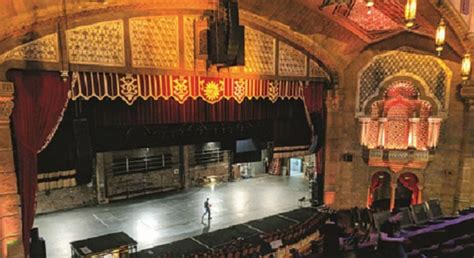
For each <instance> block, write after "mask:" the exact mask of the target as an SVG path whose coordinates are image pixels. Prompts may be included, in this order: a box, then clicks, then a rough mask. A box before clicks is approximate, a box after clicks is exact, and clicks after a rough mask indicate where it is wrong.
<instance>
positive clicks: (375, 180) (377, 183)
mask: <svg viewBox="0 0 474 258" xmlns="http://www.w3.org/2000/svg"><path fill="white" fill-rule="evenodd" d="M381 176H383V177H381ZM384 182H385V176H384V172H377V173H375V174H374V175H373V176H372V182H371V184H370V188H369V197H368V202H367V203H368V206H370V205H372V203H373V202H374V192H375V190H377V189H378V188H379V187H381V186H382V185H383V184H384Z"/></svg>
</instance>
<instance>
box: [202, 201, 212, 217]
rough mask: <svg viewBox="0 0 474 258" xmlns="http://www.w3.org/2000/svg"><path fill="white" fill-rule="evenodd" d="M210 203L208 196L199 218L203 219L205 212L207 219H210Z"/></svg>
mask: <svg viewBox="0 0 474 258" xmlns="http://www.w3.org/2000/svg"><path fill="white" fill-rule="evenodd" d="M211 206H212V205H211V204H210V203H209V198H207V199H206V201H205V202H204V209H205V210H206V211H205V212H204V214H202V218H201V219H204V216H206V214H207V219H208V220H210V219H212V217H211Z"/></svg>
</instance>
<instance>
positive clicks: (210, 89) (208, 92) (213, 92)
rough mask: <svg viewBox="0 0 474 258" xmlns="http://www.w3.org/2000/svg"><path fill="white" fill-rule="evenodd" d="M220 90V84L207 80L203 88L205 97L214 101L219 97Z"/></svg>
mask: <svg viewBox="0 0 474 258" xmlns="http://www.w3.org/2000/svg"><path fill="white" fill-rule="evenodd" d="M221 91H222V85H219V84H217V83H215V82H213V81H211V82H208V83H207V84H206V86H205V88H204V94H205V96H206V99H208V100H210V101H211V102H213V101H216V100H217V99H218V98H219V96H220V93H221Z"/></svg>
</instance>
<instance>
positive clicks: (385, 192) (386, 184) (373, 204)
mask: <svg viewBox="0 0 474 258" xmlns="http://www.w3.org/2000/svg"><path fill="white" fill-rule="evenodd" d="M390 181H391V176H390V174H389V173H387V172H385V171H379V172H377V173H375V174H374V175H373V176H372V179H371V183H370V187H369V196H368V200H367V204H368V205H367V206H368V207H370V208H372V209H374V210H377V211H379V210H389V209H390Z"/></svg>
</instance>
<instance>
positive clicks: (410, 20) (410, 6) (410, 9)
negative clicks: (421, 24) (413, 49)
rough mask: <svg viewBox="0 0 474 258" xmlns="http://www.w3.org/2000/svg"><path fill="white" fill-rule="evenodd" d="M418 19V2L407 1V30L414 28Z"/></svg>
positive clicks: (413, 0) (414, 0)
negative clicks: (416, 18)
mask: <svg viewBox="0 0 474 258" xmlns="http://www.w3.org/2000/svg"><path fill="white" fill-rule="evenodd" d="M415 17H416V0H407V4H406V5H405V26H407V28H411V27H413V25H415Z"/></svg>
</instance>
